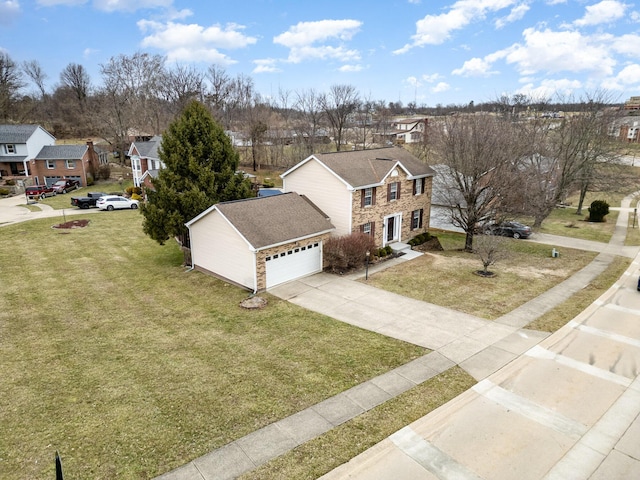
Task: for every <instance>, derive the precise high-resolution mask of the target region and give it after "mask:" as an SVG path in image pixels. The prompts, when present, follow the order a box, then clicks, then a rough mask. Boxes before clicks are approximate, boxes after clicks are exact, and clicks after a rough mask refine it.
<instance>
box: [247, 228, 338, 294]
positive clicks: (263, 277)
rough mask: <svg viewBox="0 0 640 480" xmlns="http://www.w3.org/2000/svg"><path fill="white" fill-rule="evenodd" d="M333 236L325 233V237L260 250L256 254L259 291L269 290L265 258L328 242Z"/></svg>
mask: <svg viewBox="0 0 640 480" xmlns="http://www.w3.org/2000/svg"><path fill="white" fill-rule="evenodd" d="M330 236H331V234H330V233H325V234H323V235H318V236H315V237H311V238H307V239H305V240H300V241H298V242H291V243H287V244H283V245H280V246H278V247H272V248H267V249H266V250H260V251H259V252H258V253H257V254H256V272H257V277H258V291H259V292H262V291H264V290H265V289H266V288H267V262H266V260H265V258H267V257H268V256H271V255H273V254H274V253H276V252H281V251H282V250H290V249H292V248H296V247H301V246H304V245H309V244H310V243H315V242H319V241H323V242H324V240H326V239H327V238H329V237H330ZM324 266H325V265H324V257H323V265H322V267H323V268H324Z"/></svg>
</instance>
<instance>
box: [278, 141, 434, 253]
mask: <svg viewBox="0 0 640 480" xmlns="http://www.w3.org/2000/svg"><path fill="white" fill-rule="evenodd" d="M434 173H435V172H434V171H433V170H432V169H431V168H430V167H429V166H428V165H426V164H425V163H422V162H421V161H420V160H418V159H417V158H416V157H414V156H413V155H411V154H410V153H409V152H407V151H406V150H405V149H403V148H400V147H386V148H378V149H371V150H358V151H351V152H336V153H322V154H316V155H311V156H310V157H308V158H306V159H305V160H303V161H302V162H300V163H298V164H297V165H295V166H294V167H292V168H291V169H289V170H287V171H286V172H285V173H283V174H282V175H281V177H282V184H283V189H284V191H285V192H297V193H299V194H302V195H305V196H306V197H308V198H309V199H310V200H311V201H312V202H313V203H314V204H316V205H317V206H318V208H320V209H321V210H322V211H323V212H325V213H326V214H327V215H328V216H329V218H331V222H332V223H333V225H335V227H336V231H335V234H337V235H347V234H350V233H355V232H363V233H366V234H369V235H371V236H373V237H374V239H375V242H376V244H377V245H379V246H385V245H387V244H390V243H394V242H406V241H407V240H409V239H411V238H413V237H414V236H416V235H418V234H419V233H421V232H423V231H424V230H425V229H426V227H428V225H429V211H430V204H431V185H432V180H433V175H434Z"/></svg>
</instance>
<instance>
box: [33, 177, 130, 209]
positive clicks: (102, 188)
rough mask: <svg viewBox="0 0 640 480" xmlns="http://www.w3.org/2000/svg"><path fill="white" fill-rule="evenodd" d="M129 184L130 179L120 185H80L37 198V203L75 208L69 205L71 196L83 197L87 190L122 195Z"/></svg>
mask: <svg viewBox="0 0 640 480" xmlns="http://www.w3.org/2000/svg"><path fill="white" fill-rule="evenodd" d="M130 185H133V183H132V182H130V181H129V182H123V183H122V185H121V184H120V183H118V182H98V183H96V184H94V185H91V186H90V187H81V188H79V189H78V190H72V191H71V192H69V193H63V194H58V195H56V196H55V197H47V198H45V199H44V200H39V203H44V204H45V205H49V206H50V207H51V208H54V209H56V210H62V209H66V208H70V209H76V208H78V207H74V206H73V205H71V197H85V196H86V195H87V193H88V192H104V193H110V194H116V195H122V194H123V193H124V191H125V189H126V188H127V187H128V186H130ZM25 203H26V201H25Z"/></svg>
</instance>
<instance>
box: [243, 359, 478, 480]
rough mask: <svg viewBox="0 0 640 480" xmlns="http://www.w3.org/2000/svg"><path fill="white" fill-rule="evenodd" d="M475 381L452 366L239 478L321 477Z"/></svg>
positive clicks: (250, 479) (453, 396)
mask: <svg viewBox="0 0 640 480" xmlns="http://www.w3.org/2000/svg"><path fill="white" fill-rule="evenodd" d="M475 383H476V382H475V380H474V379H473V377H471V376H470V375H469V374H467V373H466V372H465V371H464V370H462V369H461V368H459V367H454V368H452V369H450V370H447V371H446V372H444V373H441V374H440V375H438V376H436V377H434V378H432V379H430V380H428V381H426V382H424V383H423V384H421V385H418V386H417V387H415V388H412V389H411V390H409V391H408V392H405V393H403V394H402V395H400V396H398V397H396V398H394V399H392V400H389V401H388V402H385V403H384V404H382V405H380V406H379V407H376V408H374V409H372V410H370V411H369V412H366V413H364V414H362V415H359V416H358V417H356V418H354V419H353V420H351V421H349V422H347V423H344V424H343V425H340V426H339V427H336V428H334V429H332V430H331V431H329V432H327V433H325V434H324V435H322V436H320V437H318V438H316V439H314V440H311V441H310V442H307V443H305V444H304V445H301V446H299V447H297V448H295V449H294V450H292V451H290V452H288V453H286V454H285V455H282V456H281V457H278V458H276V459H274V460H272V461H271V462H269V463H267V464H265V465H263V466H262V467H259V468H257V469H256V470H253V471H251V472H249V473H247V474H245V475H243V476H242V477H240V478H241V479H242V480H263V479H264V480H267V479H268V480H271V479H289V478H295V479H298V480H305V479H309V480H311V479H315V478H318V477H319V476H321V475H324V474H325V473H327V472H329V471H331V470H333V469H334V468H336V467H338V466H340V465H342V464H343V463H345V462H348V461H349V460H351V459H352V458H353V457H355V456H356V455H358V454H360V453H362V452H364V451H365V450H366V449H368V448H370V447H372V446H373V445H375V444H376V443H378V442H380V441H382V440H384V439H385V438H387V437H388V436H389V435H391V434H392V433H394V432H396V431H398V430H400V429H401V428H403V427H404V426H405V425H408V424H410V423H412V422H414V421H416V420H418V419H419V418H421V417H423V416H424V415H427V414H428V413H429V412H431V411H433V410H435V409H436V408H437V407H439V406H440V405H443V404H445V403H447V402H448V401H449V400H451V399H453V398H455V397H456V396H458V395H459V394H461V393H462V392H464V391H466V390H468V389H469V388H471V387H472V386H473V385H474V384H475Z"/></svg>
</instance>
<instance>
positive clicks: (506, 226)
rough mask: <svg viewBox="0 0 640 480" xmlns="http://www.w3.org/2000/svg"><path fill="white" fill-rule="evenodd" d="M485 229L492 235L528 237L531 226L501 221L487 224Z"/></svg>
mask: <svg viewBox="0 0 640 480" xmlns="http://www.w3.org/2000/svg"><path fill="white" fill-rule="evenodd" d="M485 231H486V232H487V233H490V234H492V235H502V236H503V237H513V238H529V237H530V236H531V233H532V232H531V227H529V226H527V225H525V224H523V223H520V222H502V223H494V224H491V225H487V227H486V229H485Z"/></svg>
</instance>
